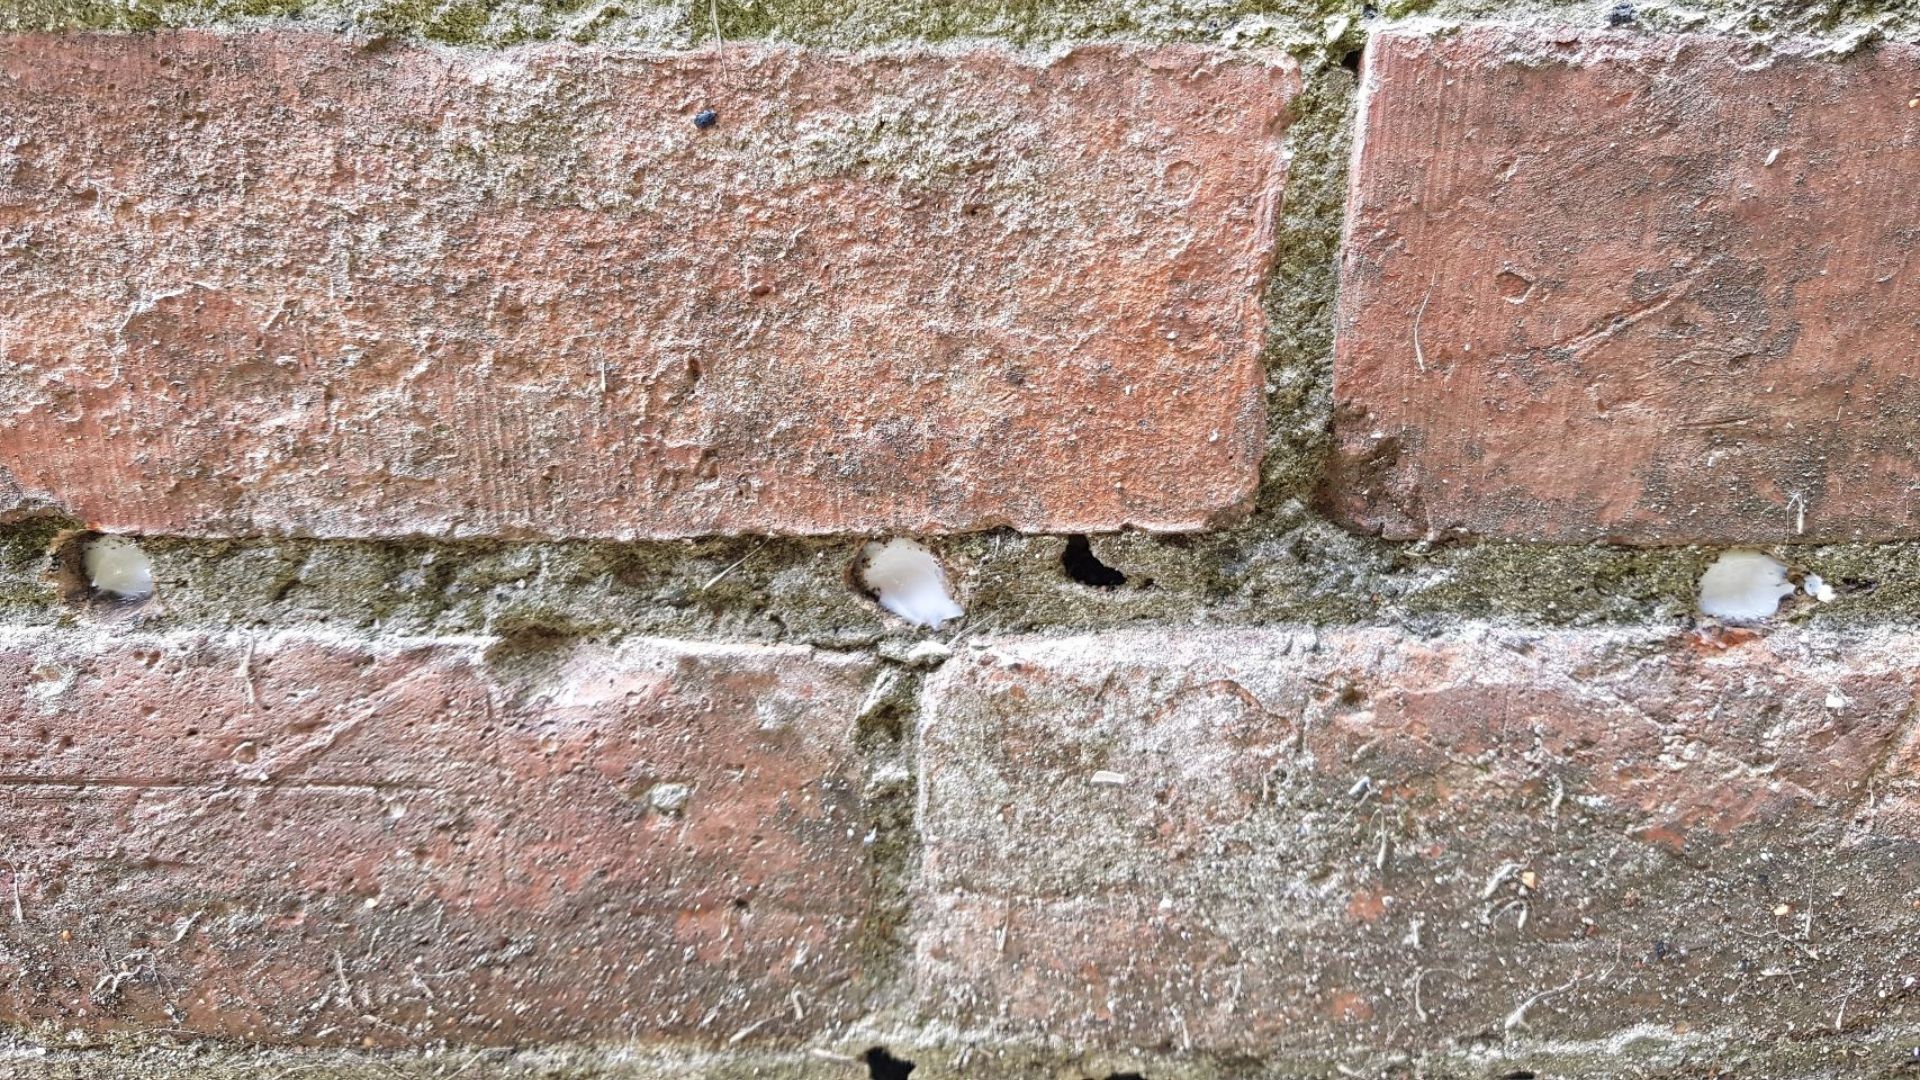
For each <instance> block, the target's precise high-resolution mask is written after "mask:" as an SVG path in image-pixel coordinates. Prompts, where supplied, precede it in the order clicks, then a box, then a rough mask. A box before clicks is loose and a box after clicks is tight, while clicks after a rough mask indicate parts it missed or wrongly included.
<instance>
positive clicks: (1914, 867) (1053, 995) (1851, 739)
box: [917, 627, 1920, 1053]
mask: <svg viewBox="0 0 1920 1080" xmlns="http://www.w3.org/2000/svg"><path fill="white" fill-rule="evenodd" d="M1917 646H1920V640H1916V639H1915V638H1914V636H1913V635H1910V634H1898V635H1890V636H1888V637H1885V638H1880V639H1875V640H1870V641H1862V640H1860V639H1849V638H1846V637H1841V636H1836V635H1831V634H1821V633H1815V632H1781V633H1777V634H1775V635H1773V636H1771V637H1765V638H1757V639H1752V640H1743V639H1742V638H1741V637H1740V636H1738V635H1736V636H1734V637H1732V638H1720V637H1713V636H1697V635H1694V634H1691V633H1681V632H1674V631H1666V630H1657V631H1647V630H1633V631H1558V632H1529V631H1519V630H1499V629H1488V628H1485V627H1481V628H1474V629H1467V630H1462V631H1457V632H1454V633H1452V634H1450V635H1447V636H1442V637H1438V638H1435V639H1431V640H1421V639H1419V638H1414V637H1409V636H1408V635H1405V634H1404V633H1402V632H1399V631H1394V630H1341V631H1311V630H1300V631H1293V630H1285V629H1270V630H1260V631H1245V632H1232V631H1215V632H1203V633H1189V634H1187V635H1185V636H1183V637H1181V638H1179V639H1177V640H1174V641H1169V640H1167V639H1166V637H1165V636H1164V635H1161V634H1157V633H1126V634H1114V635H1105V636H1096V637H1077V638H1065V639H1051V640H1046V639H1037V638H1018V639H1008V640H1002V641H997V642H989V643H987V644H983V645H980V646H977V647H975V648H972V649H970V650H967V651H965V652H963V653H962V654H961V655H960V656H958V657H956V659H955V660H954V661H952V662H950V663H949V664H948V666H947V667H946V668H945V669H943V670H942V671H941V672H940V673H939V674H938V675H936V676H935V677H934V678H933V679H932V680H931V681H930V683H929V685H928V688H927V690H926V698H925V703H924V704H925V711H924V713H923V727H922V737H923V739H924V740H925V743H924V746H923V748H922V755H921V760H922V767H923V791H922V800H923V805H922V809H921V824H922V828H923V830H924V833H925V845H926V847H925V856H924V866H923V871H922V874H921V878H920V882H919V884H918V886H917V895H918V897H919V900H920V904H921V907H920V910H919V919H920V927H919V936H918V939H917V940H918V945H917V955H918V961H917V970H918V985H919V989H920V994H921V1004H922V1007H923V1008H924V1009H925V1010H926V1011H927V1013H928V1014H929V1015H931V1016H932V1017H934V1018H937V1019H939V1020H941V1021H953V1022H959V1023H963V1024H964V1023H969V1022H971V1023H999V1024H1003V1025H1011V1029H1010V1030H1011V1032H1018V1033H1025V1034H1028V1035H1035V1036H1037V1035H1045V1036H1048V1037H1054V1038H1064V1039H1068V1040H1073V1041H1076V1042H1079V1043H1087V1044H1094V1045H1098V1044H1103V1043H1104V1044H1117V1045H1120V1046H1134V1047H1149V1046H1169V1047H1174V1048H1180V1049H1187V1048H1196V1049H1212V1050H1219V1051H1244V1052H1249V1053H1267V1052H1271V1051H1273V1050H1274V1049H1275V1048H1285V1049H1288V1050H1295V1051H1299V1050H1307V1049H1311V1048H1314V1047H1338V1046H1348V1047H1353V1046H1368V1045H1371V1046H1379V1045H1386V1044H1391V1043H1392V1042H1394V1041H1395V1040H1398V1039H1400V1038H1403V1037H1404V1032H1406V1031H1408V1030H1416V1031H1434V1032H1451V1033H1455V1034H1456V1035H1459V1036H1460V1037H1469V1036H1471V1035H1472V1033H1475V1032H1486V1033H1490V1034H1491V1035H1492V1036H1495V1037H1497V1036H1500V1035H1501V1034H1502V1033H1503V1032H1506V1031H1510V1030H1520V1025H1522V1024H1524V1025H1525V1028H1526V1030H1528V1031H1530V1032H1532V1033H1533V1034H1535V1035H1537V1036H1540V1037H1547V1038H1570V1039H1581V1038H1604V1037H1607V1036H1608V1035H1609V1034H1610V1033H1612V1032H1615V1031H1618V1030H1620V1029H1621V1027H1622V1026H1624V1025H1627V1024H1642V1025H1648V1026H1649V1027H1648V1030H1652V1029H1654V1028H1658V1029H1666V1030H1672V1031H1676V1032H1677V1031H1685V1030H1687V1028H1688V1027H1689V1026H1696V1027H1697V1026H1703V1025H1711V1024H1713V1023H1715V1022H1717V1019H1718V1018H1719V1017H1722V1016H1724V1015H1725V1014H1724V1013H1723V1012H1722V1010H1723V1009H1724V1008H1725V1004H1724V1003H1726V1002H1729V1001H1734V1002H1738V1007H1739V1009H1740V1010H1741V1015H1742V1016H1743V1018H1744V1020H1745V1021H1746V1022H1748V1023H1750V1024H1753V1025H1755V1026H1757V1027H1760V1028H1767V1027H1768V1026H1770V1025H1782V1026H1786V1027H1791V1025H1792V1024H1793V1023H1794V1022H1795V1017H1796V1016H1799V1015H1805V1014H1806V1013H1807V1012H1809V1011H1813V1010H1816V1009H1817V1010H1818V1011H1817V1013H1816V1015H1820V1016H1826V1017H1830V1016H1831V1015H1832V1007H1831V1006H1830V1005H1829V1006H1822V1005H1819V1004H1818V1003H1821V1002H1826V1001H1830V1000H1831V1001H1837V1000H1838V998H1839V997H1840V996H1841V995H1842V994H1850V995H1852V1001H1853V1004H1852V1006H1851V1007H1850V1010H1849V1012H1850V1014H1851V1015H1853V1016H1854V1017H1855V1020H1856V1022H1860V1023H1871V1022H1882V1021H1885V1022H1890V1023H1899V1022H1906V1023H1911V1022H1912V1021H1913V1020H1914V1019H1915V1004H1914V1002H1913V1001H1912V1000H1911V999H1910V998H1909V997H1907V996H1906V995H1905V991H1904V988H1903V984H1902V983H1901V982H1900V980H1901V978H1902V973H1901V972H1899V971H1896V965H1890V964H1889V963H1888V962H1887V958H1889V957H1895V956H1898V957H1906V958H1908V960H1909V961H1910V960H1911V958H1912V956H1913V945H1912V941H1911V927H1912V911H1911V908H1910V904H1911V903H1912V902H1913V900H1914V897H1915V896H1916V889H1920V830H1916V829H1915V828H1914V827H1913V822H1914V816H1913V815H1911V814H1910V813H1907V812H1906V811H1905V809H1904V807H1905V806H1906V805H1907V803H1906V802H1905V801H1903V798H1911V796H1912V793H1913V790H1914V788H1915V778H1914V776H1913V774H1912V770H1911V769H1910V768H1909V767H1908V766H1907V764H1903V761H1904V759H1903V758H1901V757H1899V756H1898V755H1896V754H1895V753H1894V751H1895V749H1896V748H1897V747H1899V746H1900V744H1901V741H1902V739H1903V737H1905V735H1906V732H1907V729H1908V728H1909V727H1910V726H1911V716H1912V713H1913V710H1914V708H1915V705H1916V685H1915V680H1914V677H1913V675H1912V673H1911V671H1910V670H1909V669H1910V663H1909V657H1910V656H1911V655H1912V650H1913V649H1914V648H1915V647H1917ZM1901 793H1904V796H1902V794H1901ZM1809 952H1811V953H1813V954H1815V955H1816V956H1817V957H1826V958H1827V959H1825V960H1822V961H1820V962H1817V963H1810V962H1809V960H1808V953H1809ZM1862 958H1865V959H1862ZM1856 961H1858V962H1856ZM1782 972H1788V973H1790V974H1791V979H1783V978H1782V974H1781V973H1782ZM1416 989H1417V996H1416ZM1536 994H1544V996H1543V997H1541V998H1540V999H1539V1000H1538V1001H1537V1002H1536V1003H1535V1004H1534V1005H1533V1006H1532V1007H1530V1008H1529V1009H1527V1010H1526V1011H1525V1013H1524V1015H1522V1017H1521V1019H1520V1020H1519V1021H1513V1022H1510V1021H1509V1017H1510V1016H1511V1015H1512V1012H1513V1010H1515V1009H1516V1008H1518V1007H1519V1006H1520V1005H1521V1004H1522V1003H1523V1002H1526V1001H1528V1000H1529V999H1530V998H1533V997H1534V995H1536ZM1854 1010H1860V1011H1854Z"/></svg>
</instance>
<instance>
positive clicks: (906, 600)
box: [848, 537, 966, 630]
mask: <svg viewBox="0 0 1920 1080" xmlns="http://www.w3.org/2000/svg"><path fill="white" fill-rule="evenodd" d="M848 577H849V578H850V579H851V580H852V582H853V585H854V588H855V589H856V590H857V591H858V592H859V593H860V594H861V595H862V596H865V597H866V598H867V599H869V600H872V601H873V602H874V603H876V604H879V605H880V606H881V607H883V608H885V609H886V610H887V611H889V612H892V613H893V614H895V615H897V616H899V617H900V618H902V619H905V620H906V621H907V622H909V623H912V624H913V625H914V626H927V627H932V628H934V629H936V630H937V629H939V628H940V624H942V623H944V622H946V621H947V620H949V619H957V618H959V617H960V616H961V615H964V614H965V613H966V612H965V611H964V610H963V609H962V608H961V607H960V604H959V603H958V602H957V601H956V600H955V599H954V597H953V592H952V590H951V588H950V586H949V585H948V582H947V570H946V567H944V566H942V565H941V563H940V557H939V556H937V555H935V554H934V553H933V552H932V551H930V550H928V548H927V547H926V545H924V544H921V543H919V542H918V541H915V540H909V539H907V538H905V537H895V538H893V539H891V540H887V541H884V542H880V541H875V542H871V543H867V544H862V545H861V547H860V553H859V554H858V555H857V556H855V558H854V560H853V564H852V566H850V567H849V568H848Z"/></svg>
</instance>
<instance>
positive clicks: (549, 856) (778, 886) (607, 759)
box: [0, 633, 870, 1045]
mask: <svg viewBox="0 0 1920 1080" xmlns="http://www.w3.org/2000/svg"><path fill="white" fill-rule="evenodd" d="M489 656H491V658H492V659H491V661H490V660H489ZM537 658H538V654H532V655H531V656H529V657H518V658H511V657H505V656H502V654H501V651H500V650H499V649H495V650H494V651H493V652H492V653H491V654H489V653H487V652H486V651H484V650H483V649H482V647H481V645H480V644H478V643H462V642H455V641H434V642H412V643H408V642H394V643H386V644H382V645H380V646H377V647H370V646H367V645H364V644H358V643H354V642H351V641H346V640H338V641H336V640H329V639H324V638H314V637H308V636H302V635H298V634H294V635H282V636H274V637H264V638H261V639H259V640H258V641H256V642H248V641H246V640H245V639H243V638H240V637H237V636H236V637H226V638H208V637H197V636H138V635H136V636H128V637H126V638H121V639H115V640H112V641H108V640H104V639H101V638H96V637H93V636H90V635H82V634H64V633H63V634H55V635H49V636H45V637H32V638H31V639H30V638H29V635H23V634H14V635H11V636H9V637H7V638H6V639H5V640H4V642H0V822H4V831H5V833H6V835H7V837H8V840H7V844H6V849H5V852H4V857H5V860H6V862H5V864H4V866H0V876H4V877H5V880H4V882H0V916H4V917H5V918H4V922H5V925H6V934H5V935H4V937H3V938H0V1020H5V1021H6V1022H10V1023H46V1024H50V1025H53V1026H54V1027H55V1028H56V1029H57V1028H69V1029H75V1030H80V1031H85V1032H89V1033H106V1032H115V1031H135V1032H149V1033H151V1032H162V1033H171V1034H176V1035H193V1034H199V1035H221V1036H231V1037H239V1038H245V1039H248V1040H258V1041H264V1042H297V1043H306V1044H355V1045H358V1044H362V1043H367V1042H370V1043H372V1044H376V1045H394V1044H407V1043H414V1042H418V1041H421V1040H426V1039H434V1038H443V1037H444V1038H455V1039H461V1040H472V1041H479V1042H486V1043H513V1042H523V1041H550V1040H562V1039H569V1038H572V1039H611V1040H617V1039H625V1038H629V1037H645V1036H649V1035H653V1036H659V1035H672V1036H681V1037H688V1038H692V1039H695V1040H704V1041H709V1042H722V1041H725V1040H727V1039H729V1038H731V1037H732V1036H733V1035H734V1034H735V1033H736V1032H739V1031H741V1030H743V1029H746V1028H749V1027H752V1028H753V1029H754V1033H755V1037H760V1038H765V1037H777V1036H780V1035H783V1034H787V1033H790V1032H792V1031H794V1030H808V1031H811V1030H814V1028H815V1027H817V1026H818V1025H820V1024H824V1023H831V1022H833V1021H834V1020H836V1019H839V1018H844V1017H845V1016H847V1015H849V1013H850V1009H852V1007H853V1005H854V1003H855V1002H856V1001H857V989H858V986H859V976H860V975H861V971H862V968H861V961H860V957H859V952H858V948H857V945H858V940H859V935H860V934H861V932H862V926H863V923H864V917H865V913H866V910H867V906H868V900H869V892H870V890H869V888H868V885H867V880H868V871H867V868H866V864H865V857H864V855H863V848H862V838H863V836H864V835H865V834H866V832H867V831H868V828H869V826H868V825H867V824H866V823H865V820H864V819H865V812H864V810H863V807H862V803H861V800H860V797H859V783H860V770H859V765H858V757H857V755H856V754H855V753H854V751H853V745H852V732H851V730H850V729H851V720H850V717H852V716H853V714H854V712H855V711H856V710H857V707H858V704H859V702H860V700H861V697H862V694H863V691H864V686H865V682H866V679H867V676H868V674H869V665H868V664H867V663H866V662H864V661H858V660H853V659H847V658H839V657H830V656H826V655H822V654H816V653H811V652H809V651H807V650H804V649H799V648H770V647H758V646H745V645H741V646H724V645H712V646H709V645H688V644H675V643H669V642H659V641H642V642H635V643H629V644H626V645H623V646H621V647H619V648H603V647H581V648H579V649H577V650H573V651H571V652H567V651H560V652H556V653H553V654H551V655H549V656H547V657H546V658H545V662H543V663H542V662H536V660H537ZM496 662H497V663H496ZM509 663H522V664H526V665H528V666H527V668H526V672H525V674H524V675H520V676H507V675H503V674H501V671H500V668H499V665H503V664H509ZM659 784H685V785H688V786H689V787H690V788H691V793H690V795H688V797H687V799H686V801H685V802H684V805H681V806H679V807H678V808H677V810H676V809H674V808H673V807H672V803H673V800H671V799H666V798H661V799H655V798H654V796H653V794H652V793H653V792H654V790H655V786H656V785H659ZM659 803H665V804H667V809H662V807H661V806H660V805H657V804H659ZM16 896H17V897H18V905H17V907H16V906H15V903H14V898H15V897H16Z"/></svg>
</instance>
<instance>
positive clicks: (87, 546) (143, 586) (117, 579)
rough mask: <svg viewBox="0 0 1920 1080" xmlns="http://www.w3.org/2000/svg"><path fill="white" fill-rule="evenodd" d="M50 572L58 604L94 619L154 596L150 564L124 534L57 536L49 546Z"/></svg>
mask: <svg viewBox="0 0 1920 1080" xmlns="http://www.w3.org/2000/svg"><path fill="white" fill-rule="evenodd" d="M52 572H53V580H54V586H55V588H57V589H58V590H59V591H60V598H61V599H62V600H64V601H66V602H67V603H68V604H71V605H73V606H74V607H78V608H84V609H86V610H88V611H90V612H92V613H94V614H96V615H107V616H112V615H122V614H128V613H131V612H134V611H138V610H140V609H141V608H143V607H145V606H146V605H147V604H148V603H150V602H151V601H152V600H153V597H154V582H153V560H152V559H150V558H148V556H147V553H146V552H144V551H142V550H141V549H140V545H139V544H138V543H137V542H136V541H135V540H134V539H133V538H132V537H129V536H116V535H113V534H110V533H100V532H79V533H71V534H68V535H66V536H62V537H60V538H59V539H57V540H55V542H54V547H53V555H52Z"/></svg>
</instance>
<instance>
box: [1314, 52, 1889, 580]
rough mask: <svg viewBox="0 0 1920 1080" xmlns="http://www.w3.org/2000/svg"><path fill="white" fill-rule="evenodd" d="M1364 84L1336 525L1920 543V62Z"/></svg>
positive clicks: (1403, 532) (1641, 62) (1553, 61)
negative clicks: (1916, 249)
mask: <svg viewBox="0 0 1920 1080" xmlns="http://www.w3.org/2000/svg"><path fill="white" fill-rule="evenodd" d="M1367 56H1368V64H1367V68H1366V73H1365V86H1366V89H1365V91H1364V102H1363V106H1362V109H1361V121H1360V122H1361V131H1360V135H1359V139H1360V145H1359V150H1358V154H1357V157H1356V165H1355V168H1354V171H1353V178H1352V190H1351V194H1350V200H1349V208H1348V223H1347V229H1348V233H1347V243H1346V250H1345V256H1344V264H1343V265H1344V269H1343V274H1342V279H1341V299H1340V314H1339V327H1340V334H1339V345H1338V347H1337V350H1336V351H1337V357H1336V371H1335V396H1336V398H1337V406H1336V415H1335V420H1334V428H1335V434H1336V441H1337V446H1338V449H1337V452H1336V454H1335V460H1334V464H1333V468H1332V471H1331V475H1330V478H1329V498H1330V501H1331V503H1332V504H1333V506H1334V507H1335V508H1336V509H1337V511H1338V512H1339V513H1340V514H1342V515H1344V516H1345V517H1347V518H1348V519H1350V520H1351V521H1352V522H1353V523H1355V524H1356V525H1359V526H1361V527H1364V528H1366V529H1369V530H1374V531H1379V532H1382V533H1384V534H1385V535H1387V536H1389V537H1394V538H1409V537H1417V536H1426V535H1442V536H1444V535H1460V534H1465V535H1475V536H1496V537H1515V538H1523V539H1529V540H1553V541H1586V540H1612V541H1623V542H1628V543H1636V544H1658V543H1685V542H1693V541H1709V542H1722V541H1773V540H1805V541H1814V540H1839V539H1850V538H1887V537H1912V536H1920V503H1916V501H1915V500H1914V499H1912V498H1911V497H1910V496H1911V494H1912V492H1913V489H1914V488H1915V486H1916V484H1920V459H1917V458H1916V456H1915V453H1914V446H1915V443H1916V440H1917V439H1920V392H1917V391H1916V390H1915V388H1914V386H1913V384H1912V378H1911V373H1910V370H1909V369H1910V367H1911V364H1912V356H1913V353H1914V350H1915V347H1916V344H1920V319H1917V318H1916V315H1915V312H1916V311H1920V277H1916V276H1915V275H1914V274H1912V273H1910V272H1909V270H1908V266H1907V263H1908V259H1909V256H1910V255H1911V253H1912V248H1913V244H1914V237H1915V236H1916V234H1920V202H1916V201H1915V200H1914V199H1913V198H1912V195H1911V192H1910V191H1909V190H1908V185H1907V184H1906V183H1905V182H1904V180H1903V179H1902V178H1903V177H1906V176H1910V175H1913V174H1914V173H1915V172H1916V171H1920V109H1915V108H1912V107H1910V104H1909V103H1910V101H1911V100H1912V99H1913V97H1914V93H1915V89H1916V87H1920V49H1916V48H1915V47H1914V46H1911V45H1898V44H1888V45H1882V46H1877V47H1875V48H1874V49H1872V50H1867V51H1863V52H1860V53H1858V54H1856V55H1853V56H1849V57H1847V58H1845V59H1833V58H1830V57H1821V56H1814V55H1797V54H1795V53H1794V52H1793V47H1792V46H1790V45H1785V46H1782V47H1781V51H1779V52H1777V53H1775V54H1774V55H1771V56H1768V57H1766V58H1764V60H1763V59H1762V58H1761V57H1760V56H1758V55H1757V54H1756V53H1755V52H1754V50H1753V48H1752V47H1751V46H1750V44H1749V43H1748V42H1747V41H1746V40H1745V39H1729V38H1718V37H1707V36H1678V37H1668V36H1659V35H1646V34H1627V33H1606V32H1597V31H1596V32H1592V33H1572V32H1564V33H1546V32H1537V31H1509V30H1501V29H1473V30H1467V31H1462V32H1460V33H1457V34H1451V35H1448V36H1445V37H1440V38H1427V37H1421V36H1417V35H1410V34H1403V33H1395V34H1386V35H1382V36H1379V37H1377V38H1376V39H1375V40H1374V41H1373V42H1372V44H1371V45H1370V46H1369V48H1368V49H1367ZM1416 331H1417V333H1416Z"/></svg>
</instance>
